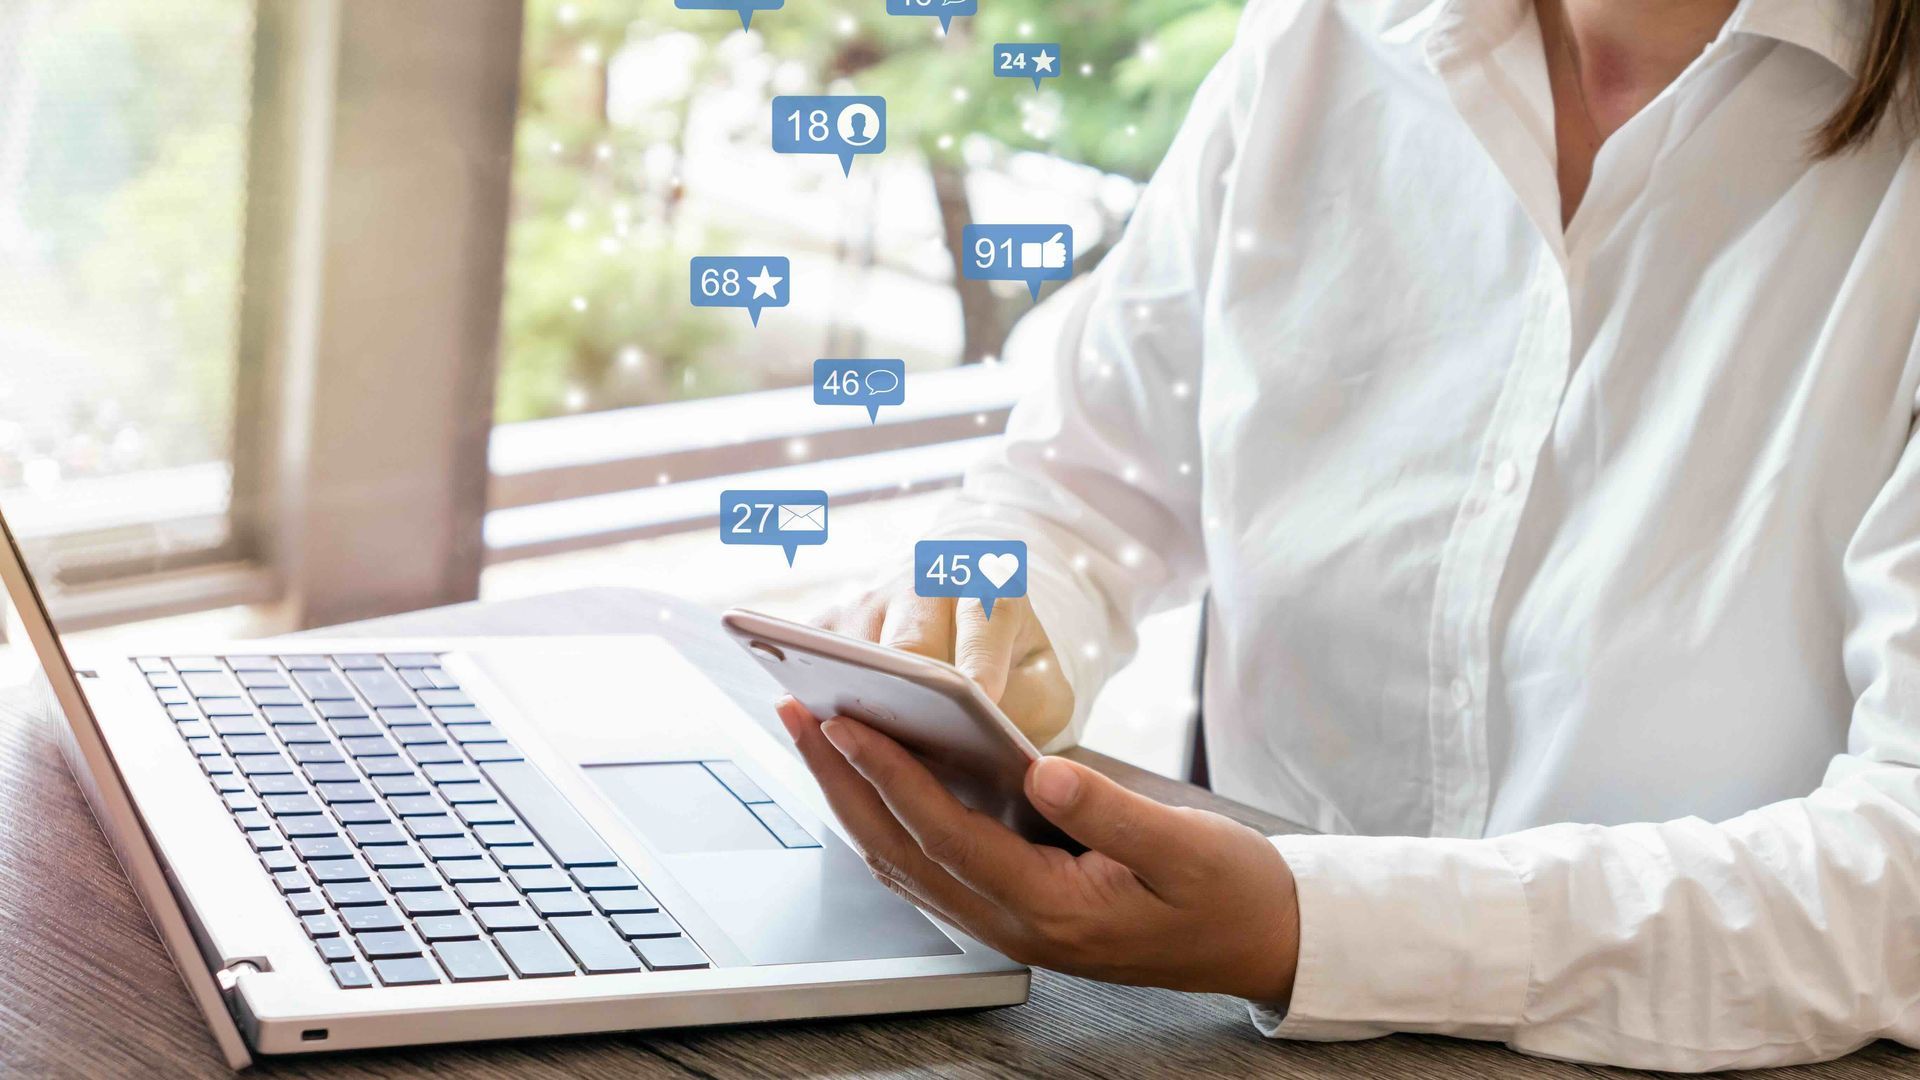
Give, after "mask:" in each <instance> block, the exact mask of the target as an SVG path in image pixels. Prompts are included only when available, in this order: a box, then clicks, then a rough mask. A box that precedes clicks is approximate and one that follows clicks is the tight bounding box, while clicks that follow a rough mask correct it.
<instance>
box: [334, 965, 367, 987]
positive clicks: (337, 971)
mask: <svg viewBox="0 0 1920 1080" xmlns="http://www.w3.org/2000/svg"><path fill="white" fill-rule="evenodd" d="M327 968H328V969H329V970H330V971H332V972H333V981H334V982H337V983H339V984H340V988H341V989H342V990H358V989H360V988H362V987H367V986H372V985H373V976H371V975H368V974H367V967H366V965H365V964H361V963H358V962H357V961H352V960H345V961H341V962H340V963H337V964H328V965H327Z"/></svg>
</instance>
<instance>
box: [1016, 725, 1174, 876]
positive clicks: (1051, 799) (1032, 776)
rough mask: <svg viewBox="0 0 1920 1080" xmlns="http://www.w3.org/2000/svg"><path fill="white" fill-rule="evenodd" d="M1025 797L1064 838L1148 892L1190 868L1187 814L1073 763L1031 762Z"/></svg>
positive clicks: (1062, 760)
mask: <svg viewBox="0 0 1920 1080" xmlns="http://www.w3.org/2000/svg"><path fill="white" fill-rule="evenodd" d="M1027 798H1028V799H1029V800H1030V801H1031V802H1032V803H1033V805H1034V807H1035V808H1036V809H1038V810H1039V811H1040V812H1041V813H1042V814H1045V815H1046V817H1047V820H1049V821H1051V822H1053V823H1054V824H1055V825H1058V826H1060V828H1061V829H1062V830H1063V831H1065V832H1066V834H1067V835H1068V836H1071V837H1073V838H1074V839H1075V840H1078V841H1080V842H1081V843H1083V844H1085V845H1087V846H1088V847H1089V848H1092V849H1093V850H1094V851H1098V852H1100V853H1101V854H1103V855H1105V856H1107V857H1108V858H1110V859H1112V860H1114V861H1115V862H1118V863H1120V864H1121V865H1122V866H1125V867H1126V868H1127V869H1129V870H1132V871H1133V872H1134V874H1136V875H1137V876H1139V878H1140V879H1141V880H1142V881H1145V882H1146V883H1147V885H1148V886H1149V887H1154V886H1156V884H1158V885H1165V884H1167V883H1168V882H1169V881H1171V880H1174V879H1176V878H1177V875H1178V873H1179V871H1180V870H1182V869H1183V868H1186V867H1187V866H1189V865H1190V856H1191V850H1190V849H1191V848H1192V845H1193V821H1192V818H1191V817H1190V816H1189V815H1187V814H1186V813H1184V812H1183V811H1181V810H1179V809H1177V808H1175V807H1171V806H1168V805H1166V804H1165V803H1160V802H1155V801H1154V800H1152V799H1149V798H1147V797H1146V796H1145V795H1137V794H1135V793H1133V792H1131V791H1128V790H1127V789H1126V788H1123V787H1121V786H1120V785H1119V784H1117V783H1115V782H1114V781H1112V780H1110V779H1108V778H1107V777H1105V776H1102V775H1101V774H1100V773H1097V772H1095V771H1094V770H1092V769H1089V768H1087V767H1086V766H1084V765H1081V764H1079V763H1077V762H1072V761H1068V760H1067V759H1066V758H1060V757H1043V758H1041V759H1040V760H1039V761H1036V762H1034V763H1033V765H1032V766H1031V767H1030V768H1028V769H1027ZM1156 891H1157V890H1156Z"/></svg>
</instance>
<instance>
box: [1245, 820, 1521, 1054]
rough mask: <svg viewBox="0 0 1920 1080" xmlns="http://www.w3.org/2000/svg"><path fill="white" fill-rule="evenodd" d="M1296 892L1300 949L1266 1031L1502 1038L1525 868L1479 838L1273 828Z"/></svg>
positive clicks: (1516, 1010)
mask: <svg viewBox="0 0 1920 1080" xmlns="http://www.w3.org/2000/svg"><path fill="white" fill-rule="evenodd" d="M1272 841H1273V846H1274V847H1275V848H1276V849H1277V850H1278V851H1279V852H1280V856H1281V858H1283V859H1285V860H1286V861H1287V866H1288V867H1289V868H1290V869H1291V870H1292V871H1293V879H1294V890H1295V892H1296V894H1297V895H1298V897H1299V904H1300V958H1299V966H1298V968H1297V969H1296V971H1295V974H1294V980H1293V997H1292V999H1291V1001H1290V1002H1289V1003H1288V1005H1287V1008H1286V1009H1285V1010H1284V1012H1283V1011H1282V1010H1280V1009H1276V1008H1273V1007H1271V1006H1266V1005H1258V1004H1256V1005H1254V1006H1253V1021H1254V1024H1255V1025H1256V1026H1257V1027H1259V1029H1260V1031H1261V1033H1262V1034H1265V1035H1267V1036H1269V1037H1272V1038H1280V1039H1310V1040H1315V1041H1323V1042H1330V1041H1337V1040H1344V1039H1368V1038H1373V1037H1375V1036H1378V1035H1386V1034H1390V1033H1392V1032H1396V1031H1419V1032H1431V1033H1434V1034H1442V1035H1457V1036H1460V1037H1463V1038H1469V1039H1492V1040H1497V1041H1505V1040H1506V1039H1508V1038H1509V1037H1510V1035H1511V1033H1512V1031H1513V1029H1514V1027H1515V1026H1516V1025H1517V1024H1519V1022H1520V1018H1521V1014H1522V1011H1523V1010H1524V1009H1525V1007H1526V999H1527V986H1528V978H1529V971H1530V968H1531V962H1530V961H1531V938H1530V933H1531V928H1530V925H1529V916H1528V913H1527V902H1526V893H1525V889H1524V886H1523V885H1522V883H1521V880H1520V875H1519V873H1518V872H1517V871H1515V870H1514V868H1513V867H1512V865H1511V864H1509V863H1508V862H1507V860H1506V858H1505V856H1503V855H1501V854H1500V852H1499V850H1498V849H1497V848H1496V847H1495V846H1494V845H1493V844H1491V843H1488V842H1486V841H1484V840H1450V839H1433V838H1426V837H1399V836H1276V837H1273V838H1272Z"/></svg>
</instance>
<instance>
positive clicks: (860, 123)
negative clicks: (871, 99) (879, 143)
mask: <svg viewBox="0 0 1920 1080" xmlns="http://www.w3.org/2000/svg"><path fill="white" fill-rule="evenodd" d="M835 126H836V127H838V128H839V129H840V141H842V142H844V143H846V144H847V145H848V146H865V145H867V144H868V143H870V142H872V141H873V140H875V139H877V138H879V137H880V114H879V113H877V112H875V111H873V106H871V105H868V104H865V103H864V102H856V103H854V104H852V105H849V106H847V107H846V108H844V109H842V110H840V118H839V120H837V121H836V122H835Z"/></svg>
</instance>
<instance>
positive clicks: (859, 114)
mask: <svg viewBox="0 0 1920 1080" xmlns="http://www.w3.org/2000/svg"><path fill="white" fill-rule="evenodd" d="M886 148H887V99H886V98H883V97H878V96H875V95H872V94H866V95H859V94H785V95H782V96H780V97H776V98H774V99H773V152H774V153H776V154H831V155H833V156H834V157H836V158H839V159H840V171H841V172H843V173H845V174H847V175H849V176H851V175H853V159H854V156H855V155H857V154H878V153H880V152H881V151H883V150H885V149H886Z"/></svg>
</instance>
